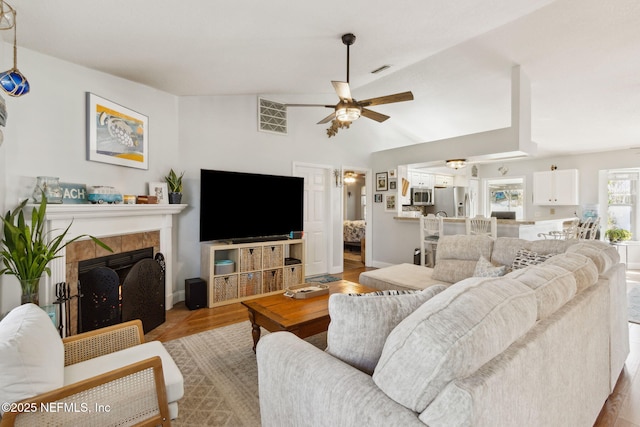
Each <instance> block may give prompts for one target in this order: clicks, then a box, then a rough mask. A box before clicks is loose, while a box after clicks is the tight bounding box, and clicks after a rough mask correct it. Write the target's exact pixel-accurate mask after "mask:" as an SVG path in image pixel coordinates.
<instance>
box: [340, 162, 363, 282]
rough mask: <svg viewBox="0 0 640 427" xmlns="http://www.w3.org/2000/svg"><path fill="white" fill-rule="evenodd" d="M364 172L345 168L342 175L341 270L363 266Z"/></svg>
mask: <svg viewBox="0 0 640 427" xmlns="http://www.w3.org/2000/svg"><path fill="white" fill-rule="evenodd" d="M366 177H367V175H366V172H362V171H356V170H345V171H344V172H343V175H342V206H343V224H342V225H343V233H342V235H343V261H342V265H343V270H344V271H347V270H352V269H355V268H362V267H364V266H365V255H366V249H365V247H366V224H367V185H366Z"/></svg>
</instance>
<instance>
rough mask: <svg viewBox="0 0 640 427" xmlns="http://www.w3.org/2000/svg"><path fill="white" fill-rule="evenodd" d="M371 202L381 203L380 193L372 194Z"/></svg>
mask: <svg viewBox="0 0 640 427" xmlns="http://www.w3.org/2000/svg"><path fill="white" fill-rule="evenodd" d="M373 201H374V202H375V203H382V194H381V193H377V194H374V195H373Z"/></svg>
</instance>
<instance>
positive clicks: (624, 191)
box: [607, 171, 639, 240]
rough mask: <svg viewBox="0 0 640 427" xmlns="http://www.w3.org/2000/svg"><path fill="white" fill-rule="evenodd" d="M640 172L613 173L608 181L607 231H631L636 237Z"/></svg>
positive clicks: (610, 173)
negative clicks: (612, 229)
mask: <svg viewBox="0 0 640 427" xmlns="http://www.w3.org/2000/svg"><path fill="white" fill-rule="evenodd" d="M638 175H639V174H638V172H635V171H611V172H609V176H608V180H607V216H608V220H607V229H611V228H621V229H624V230H629V231H630V232H631V235H632V236H633V237H632V238H633V239H634V240H635V236H636V214H637V206H636V205H637V197H636V194H637V192H638Z"/></svg>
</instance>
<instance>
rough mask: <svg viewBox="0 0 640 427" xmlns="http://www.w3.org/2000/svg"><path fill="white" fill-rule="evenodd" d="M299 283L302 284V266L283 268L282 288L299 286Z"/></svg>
mask: <svg viewBox="0 0 640 427" xmlns="http://www.w3.org/2000/svg"><path fill="white" fill-rule="evenodd" d="M300 283H302V266H300V265H294V266H290V265H287V266H286V267H285V268H284V286H285V287H287V286H293V285H299V284H300Z"/></svg>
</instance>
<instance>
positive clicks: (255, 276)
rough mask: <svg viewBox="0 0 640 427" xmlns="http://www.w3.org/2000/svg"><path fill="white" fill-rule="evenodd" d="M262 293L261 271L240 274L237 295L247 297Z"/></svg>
mask: <svg viewBox="0 0 640 427" xmlns="http://www.w3.org/2000/svg"><path fill="white" fill-rule="evenodd" d="M259 293H262V272H261V271H256V272H253V273H242V274H240V284H239V286H238V296H240V297H247V296H250V295H257V294H259Z"/></svg>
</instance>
